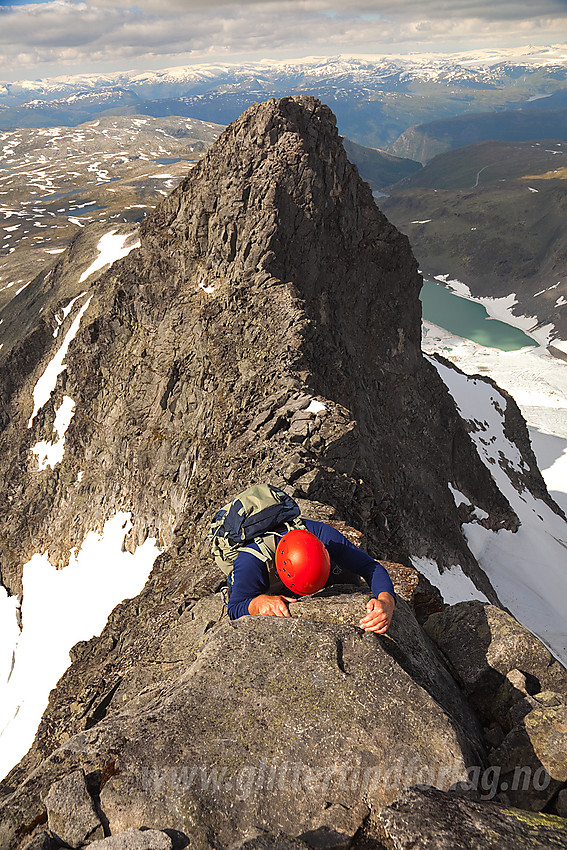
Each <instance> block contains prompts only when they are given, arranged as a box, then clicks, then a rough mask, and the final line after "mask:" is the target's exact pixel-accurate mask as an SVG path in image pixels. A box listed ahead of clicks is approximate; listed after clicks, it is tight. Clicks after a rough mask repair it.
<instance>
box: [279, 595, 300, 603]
mask: <svg viewBox="0 0 567 850" xmlns="http://www.w3.org/2000/svg"><path fill="white" fill-rule="evenodd" d="M282 599H285V600H287V602H297V599H296V598H295V596H282Z"/></svg>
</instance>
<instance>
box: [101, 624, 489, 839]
mask: <svg viewBox="0 0 567 850" xmlns="http://www.w3.org/2000/svg"><path fill="white" fill-rule="evenodd" d="M397 652H398V656H396V651H392V650H391V648H390V645H389V643H388V642H387V641H386V640H385V639H381V638H379V637H378V636H376V635H373V634H368V635H364V634H363V633H362V632H361V630H360V629H358V628H354V627H352V626H337V625H333V624H330V623H322V622H316V623H315V622H312V621H310V620H307V619H295V618H291V619H280V618H272V617H244V618H242V619H241V620H238V621H236V622H235V623H232V624H228V623H227V624H225V625H224V626H221V627H220V628H219V629H218V631H216V632H215V633H214V634H213V635H212V636H211V638H210V639H209V640H208V641H207V642H206V643H205V645H204V647H203V649H202V651H201V653H200V655H199V656H198V658H197V660H196V661H195V662H194V664H193V665H192V666H191V668H190V669H189V670H188V671H187V673H186V674H185V675H184V676H182V677H180V678H179V680H178V681H177V682H176V684H175V685H171V686H170V688H169V693H167V694H166V695H164V698H163V699H161V700H160V701H159V703H158V702H155V703H154V704H153V705H151V706H148V707H147V708H146V710H145V711H143V712H142V713H141V714H140V715H139V716H136V717H135V718H134V717H132V718H129V717H128V716H127V715H125V716H123V717H115V718H114V723H120V727H121V731H122V733H123V735H124V744H123V746H121V751H120V755H119V757H118V759H117V773H116V775H114V776H113V777H111V778H110V779H109V781H108V782H107V783H106V785H105V786H104V788H103V790H102V792H101V807H102V809H103V811H104V813H105V815H106V817H107V818H108V821H109V824H110V828H111V830H112V832H115V831H120V830H122V829H125V828H127V827H130V826H133V825H135V823H138V822H139V820H140V818H141V817H142V816H143V817H144V818H145V822H146V823H147V824H148V825H149V824H151V823H160V824H163V823H167V824H168V825H169V826H171V827H172V828H176V829H180V830H181V831H183V832H186V833H188V834H189V832H190V830H191V827H192V826H193V825H194V824H195V823H196V822H198V823H199V825H200V826H201V828H202V830H203V831H204V832H206V833H207V834H213V835H215V836H216V842H217V845H218V846H219V847H224V846H225V845H228V844H229V838H230V839H231V840H234V837H235V836H237V835H238V834H239V833H242V832H244V831H245V829H247V828H248V826H249V825H250V823H254V824H255V825H256V826H259V827H261V828H262V829H265V830H267V831H277V830H280V831H283V832H285V833H287V834H290V835H294V836H297V835H298V834H299V833H303V832H306V831H309V830H316V829H319V828H321V827H323V826H325V827H328V828H330V829H334V828H336V829H337V831H339V832H340V831H344V815H345V809H346V810H351V811H358V812H359V813H358V814H356V817H355V818H354V822H351V823H350V825H349V829H350V830H352V832H351V835H352V834H354V832H356V828H357V827H358V826H360V824H361V823H362V822H363V820H364V818H365V817H366V815H367V812H368V805H370V804H372V805H383V804H385V803H386V802H388V801H389V800H391V799H393V798H394V797H395V796H396V794H397V793H398V792H399V789H400V788H401V787H406V786H407V785H408V784H412V783H413V782H415V781H416V780H417V781H419V778H420V777H423V775H424V771H425V772H427V775H428V776H429V775H430V768H431V766H432V765H434V766H435V771H436V775H438V776H439V778H440V781H441V782H442V783H444V784H445V787H449V786H450V784H451V783H452V782H454V781H456V779H457V778H460V777H462V776H463V774H464V771H465V767H466V766H467V765H468V764H470V763H471V762H473V763H474V760H475V759H476V758H477V753H476V752H475V751H474V748H473V747H472V746H471V744H470V743H469V733H470V735H471V737H472V738H473V740H474V735H475V732H476V730H475V727H474V726H472V727H471V728H469V727H467V725H466V722H465V721H463V717H462V715H456V716H451V715H450V714H449V712H448V711H447V710H446V709H444V708H442V707H441V705H440V704H439V700H440V699H443V696H442V694H440V693H438V692H437V693H435V694H434V695H432V693H430V691H431V690H432V688H433V687H434V684H433V683H434V676H433V675H431V680H430V681H429V682H428V687H429V690H427V689H426V687H424V686H422V685H419V684H417V683H416V682H415V681H414V679H413V678H412V675H411V674H410V673H408V672H407V671H406V670H405V669H404V667H403V664H404V663H405V659H404V657H403V650H398V651H397ZM410 654H411V648H410V649H408V655H410ZM433 659H434V656H433V653H432V654H431V656H429V657H428V661H429V662H432V661H433ZM416 663H418V662H414V664H416ZM425 679H426V676H425V674H424V681H425ZM455 690H456V689H455ZM457 693H458V692H457ZM461 707H462V703H461ZM110 722H111V721H110V719H109V721H108V723H109V724H110ZM461 723H462V724H463V725H462V726H461ZM101 725H104V724H101ZM100 731H101V732H102V729H101V730H100ZM441 768H443V769H444V771H445V772H441V773H440V772H439V771H440V769H441ZM290 795H291V797H292V798H293V806H292V807H290V803H289V801H290ZM335 805H336V809H333V806H335ZM339 820H340V824H339Z"/></svg>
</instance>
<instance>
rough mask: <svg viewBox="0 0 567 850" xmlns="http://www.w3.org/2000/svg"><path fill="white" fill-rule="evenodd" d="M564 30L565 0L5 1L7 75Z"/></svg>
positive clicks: (531, 39)
mask: <svg viewBox="0 0 567 850" xmlns="http://www.w3.org/2000/svg"><path fill="white" fill-rule="evenodd" d="M133 2H135V5H133ZM565 41H567V0H350V2H349V0H245V2H230V0H228V2H227V0H92V2H90V0H89V2H85V0H0V79H3V80H16V79H23V78H28V79H29V78H35V77H39V76H53V75H57V74H75V73H82V72H92V71H111V70H125V69H131V68H135V69H139V70H143V69H150V68H153V69H155V68H164V67H168V66H172V65H182V64H186V63H194V62H219V61H221V62H230V61H235V62H240V61H243V60H261V59H289V58H298V57H302V56H332V55H335V54H339V53H343V54H345V53H346V54H353V53H365V54H368V53H371V54H380V55H384V54H389V53H411V52H460V51H462V50H473V49H474V50H475V49H478V48H484V49H486V48H494V47H516V46H521V45H528V44H534V45H538V46H541V45H546V44H558V43H563V42H565Z"/></svg>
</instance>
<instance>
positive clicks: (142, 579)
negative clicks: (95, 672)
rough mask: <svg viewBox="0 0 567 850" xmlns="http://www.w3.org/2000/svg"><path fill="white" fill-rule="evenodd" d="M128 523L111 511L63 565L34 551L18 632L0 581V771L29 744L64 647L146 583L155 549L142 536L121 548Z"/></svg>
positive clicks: (91, 631) (11, 601) (63, 660)
mask: <svg viewBox="0 0 567 850" xmlns="http://www.w3.org/2000/svg"><path fill="white" fill-rule="evenodd" d="M130 528H131V521H130V516H129V514H126V513H118V514H116V515H115V516H114V517H113V518H112V519H110V520H108V522H106V524H105V526H104V529H103V531H102V533H101V534H97V533H96V532H94V531H92V532H90V534H88V535H87V537H86V539H85V541H84V543H83V545H82V546H81V548H80V550H79V551H78V552H73V553H72V555H71V558H70V561H69V565H68V566H67V567H65V568H64V569H62V570H57V569H55V567H52V566H51V564H50V563H49V560H48V553H47V552H43V553H42V554H37V555H34V556H33V558H31V560H30V561H28V563H27V564H25V566H24V571H23V599H22V606H21V621H22V630H21V632H20V629H19V626H18V603H17V599H16V597H14V596H11V597H8V595H7V594H6V591H5V590H4V588H3V587H0V777H4V776H5V775H6V774H7V773H8V771H9V770H10V769H11V768H12V767H13V766H14V765H15V764H17V763H18V762H19V760H20V759H21V758H22V756H24V755H25V753H26V752H27V751H28V749H29V748H30V746H31V744H32V742H33V739H34V736H35V733H36V730H37V727H38V724H39V721H40V720H41V716H42V714H43V712H44V711H45V708H46V707H47V701H48V698H49V692H50V691H51V689H52V688H54V687H55V685H56V683H57V681H58V680H59V679H60V677H61V676H62V675H63V673H64V672H65V670H66V669H67V667H68V666H69V663H70V658H69V650H70V648H71V647H72V646H74V645H75V644H76V643H77V642H78V641H80V640H88V639H89V638H91V637H93V635H98V634H100V632H101V631H102V630H103V628H104V626H105V623H106V621H107V619H108V616H109V614H110V612H111V611H112V609H113V608H114V607H115V606H116V605H117V604H118V603H119V602H121V601H122V600H123V599H128V598H130V597H132V596H136V595H137V594H138V593H139V592H140V591H141V590H142V588H143V586H144V584H145V583H146V581H147V578H148V576H149V574H150V571H151V568H152V565H153V562H154V560H155V559H156V557H157V555H158V554H159V550H158V549H157V548H156V541H155V539H153V538H148V539H147V540H146V541H145V543H144V544H143V545H142V546H138V548H137V549H136V552H135V553H134V554H133V555H131V554H130V553H129V552H123V551H122V541H123V539H124V536H125V534H127V533H128V531H129V530H130Z"/></svg>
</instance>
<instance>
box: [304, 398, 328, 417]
mask: <svg viewBox="0 0 567 850" xmlns="http://www.w3.org/2000/svg"><path fill="white" fill-rule="evenodd" d="M326 409H327V406H326V405H325V404H323V402H322V401H317V399H315V398H314V399H312V400H311V401H310V402H309V407H306V408H305V412H306V413H322V412H323V411H324V410H326Z"/></svg>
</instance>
